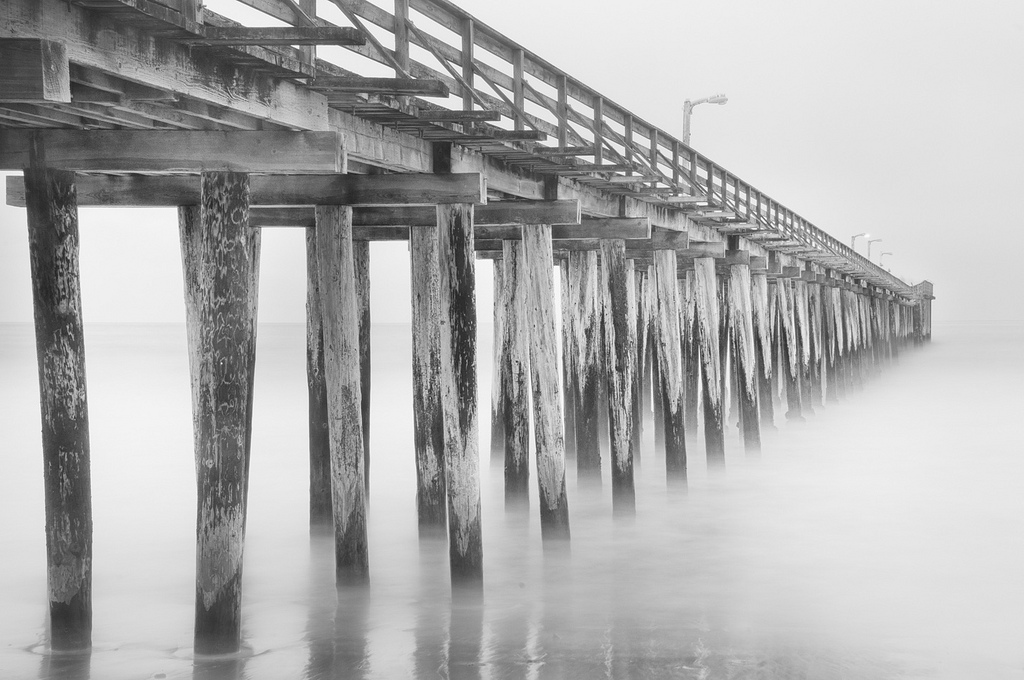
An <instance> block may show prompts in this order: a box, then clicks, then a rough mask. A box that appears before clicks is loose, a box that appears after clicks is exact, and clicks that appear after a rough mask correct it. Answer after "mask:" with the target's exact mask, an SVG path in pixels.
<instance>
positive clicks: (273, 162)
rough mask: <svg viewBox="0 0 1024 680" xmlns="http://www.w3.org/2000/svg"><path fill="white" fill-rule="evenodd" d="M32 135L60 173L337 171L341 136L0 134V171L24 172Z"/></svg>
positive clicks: (266, 133)
mask: <svg viewBox="0 0 1024 680" xmlns="http://www.w3.org/2000/svg"><path fill="white" fill-rule="evenodd" d="M31 135H40V137H41V139H42V142H43V148H44V149H45V154H46V164H47V165H48V166H49V167H51V168H54V169H59V170H76V171H99V172H201V171H203V170H235V171H239V172H338V171H340V170H341V156H342V137H341V135H340V134H339V133H337V132H290V131H277V130H275V131H250V130H232V131H205V130H203V131H197V130H39V131H29V130H0V170H22V169H24V168H26V167H28V150H29V145H30V140H31ZM197 186H198V184H197Z"/></svg>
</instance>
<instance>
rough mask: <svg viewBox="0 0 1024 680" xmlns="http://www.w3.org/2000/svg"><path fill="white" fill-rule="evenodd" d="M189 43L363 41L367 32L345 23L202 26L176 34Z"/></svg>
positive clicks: (362, 42) (362, 43)
mask: <svg viewBox="0 0 1024 680" xmlns="http://www.w3.org/2000/svg"><path fill="white" fill-rule="evenodd" d="M176 40H177V42H181V43H185V44H189V45H365V44H366V36H365V35H363V34H362V32H360V31H358V30H357V29H354V28H349V27H347V26H306V27H298V26H274V27H259V28H249V27H248V26H209V25H207V26H203V33H202V35H197V36H194V37H193V36H189V37H184V38H177V39H176Z"/></svg>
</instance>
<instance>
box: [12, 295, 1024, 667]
mask: <svg viewBox="0 0 1024 680" xmlns="http://www.w3.org/2000/svg"><path fill="white" fill-rule="evenodd" d="M485 313H486V310H482V311H481V314H482V315H483V314H485ZM408 332H409V331H408V327H407V326H404V325H378V326H376V327H375V328H374V330H373V356H374V368H373V370H374V375H373V386H374V396H373V414H372V424H371V428H372V429H371V443H372V446H373V451H372V455H373V457H374V464H373V468H372V469H373V477H372V479H371V496H370V514H369V522H370V524H369V532H370V546H369V547H370V568H371V575H370V578H371V586H370V589H369V591H368V593H361V592H347V591H343V592H341V593H340V594H339V595H336V594H335V589H334V585H333V573H332V562H331V560H332V554H331V551H330V545H329V542H327V543H325V541H324V540H313V541H312V542H311V539H310V537H309V535H308V522H307V516H306V512H307V511H306V507H307V506H306V503H307V484H308V477H307V474H308V466H307V449H306V425H305V403H306V395H305V375H304V370H305V369H304V361H305V359H304V340H303V329H302V327H301V326H297V325H273V324H266V325H263V326H261V328H260V331H259V333H260V335H259V347H258V360H257V364H258V365H257V376H256V380H257V383H256V401H255V409H254V435H253V453H252V470H251V483H250V492H249V519H248V529H247V537H246V548H245V566H244V576H243V590H244V595H245V597H244V604H243V637H244V643H245V646H246V652H245V653H244V654H243V655H242V658H239V659H236V660H230V661H223V662H220V663H217V664H212V665H211V664H198V665H196V666H193V659H192V656H191V637H192V607H193V601H192V597H193V592H194V590H193V578H194V564H195V562H194V559H195V558H194V550H195V547H194V546H195V481H194V467H193V457H192V450H191V449H192V433H191V416H190V404H189V387H188V364H187V356H186V347H185V334H184V328H183V327H182V326H179V325H149V326H145V325H142V326H138V325H137V326H129V325H103V324H100V325H91V326H87V327H86V348H87V357H88V362H89V363H88V384H89V407H90V417H91V444H92V461H93V505H94V515H95V548H94V565H95V566H94V611H95V614H94V617H95V619H94V632H93V639H94V651H93V654H92V655H91V658H86V659H85V660H84V661H79V662H74V661H73V660H68V659H61V658H59V657H50V656H47V655H46V654H44V653H43V640H44V636H45V611H46V595H45V557H44V533H43V499H42V469H41V468H42V466H41V452H40V441H39V412H38V402H37V400H36V398H37V387H36V377H35V366H34V348H33V341H32V332H31V327H30V326H28V325H0V334H2V336H0V348H3V349H2V352H0V374H2V375H4V380H3V382H2V383H0V419H2V421H0V427H2V428H3V430H4V432H5V436H4V444H3V449H4V450H3V452H2V457H3V460H4V474H3V475H0V512H2V513H3V516H4V517H5V518H7V519H6V520H5V521H4V522H3V523H2V524H0V544H2V545H4V547H5V556H6V557H5V560H4V563H3V567H2V570H3V578H2V579H0V601H2V602H4V607H3V613H2V614H0V643H2V644H0V668H4V669H5V676H6V677H17V678H21V677H86V676H87V675H89V674H91V676H92V677H97V678H99V677H102V678H144V677H166V678H179V677H193V676H195V677H245V678H252V679H254V680H255V679H257V678H280V677H302V678H320V677H324V678H326V677H338V676H341V677H365V678H394V677H437V676H438V675H439V676H440V677H474V678H475V677H481V678H510V677H524V678H548V677H550V678H561V677H580V678H592V677H616V678H617V677H640V678H648V677H682V678H691V677H692V678H732V677H757V678H780V679H781V678H791V677H804V676H806V677H813V678H911V677H912V678H918V677H924V678H950V679H952V678H964V677H985V678H1019V677H1022V675H1024V671H1022V669H1024V653H1022V652H1021V647H1020V640H1021V639H1022V636H1024V617H1022V616H1021V613H1020V612H1021V611H1024V582H1022V581H1021V579H1020V574H1021V573H1022V568H1024V551H1022V545H1021V541H1022V538H1021V537H1022V536H1024V494H1021V493H1020V480H1021V478H1022V472H1024V462H1022V461H1021V457H1020V446H1019V443H1017V442H1016V441H1015V440H1014V439H1012V438H1011V436H1010V434H1011V432H1010V428H1011V427H1012V424H1013V423H1014V422H1015V420H1016V419H1017V418H1019V416H1020V413H1022V412H1024V411H1022V407H1024V403H1022V401H1024V400H1022V397H1021V394H1020V392H1019V390H1017V389H1016V386H1017V385H1019V384H1020V381H1021V378H1024V361H1022V359H1021V358H1020V356H1019V352H1018V351H1017V349H1018V348H1019V347H1020V346H1021V342H1022V341H1024V327H1022V326H1021V325H1013V324H974V325H971V324H939V325H937V326H936V329H935V341H934V342H933V343H932V344H931V345H930V346H927V347H925V348H923V349H918V350H908V351H905V352H904V353H902V354H901V355H900V357H899V361H898V363H897V364H895V365H892V366H888V367H886V368H885V369H884V371H883V372H882V373H881V374H879V375H877V376H872V377H871V378H870V379H869V380H868V381H867V382H866V384H865V387H864V389H863V390H862V391H858V392H854V393H851V394H850V395H849V396H848V397H847V398H846V399H844V400H843V401H841V402H838V403H835V404H829V405H827V406H824V407H822V406H819V407H817V408H816V409H815V410H816V413H815V415H814V416H812V417H809V418H808V420H807V421H806V422H805V423H799V424H798V423H786V422H783V421H782V419H781V418H780V420H779V422H778V431H777V432H768V433H766V435H765V437H764V453H763V454H762V455H761V456H760V457H759V458H753V459H751V458H748V457H747V456H746V455H745V454H744V453H743V452H742V447H741V446H740V443H739V441H738V437H737V436H736V434H735V432H732V433H731V434H730V436H729V438H728V440H727V449H728V454H727V455H728V457H727V464H726V469H725V470H724V472H720V473H717V474H711V475H709V474H708V471H707V469H706V466H705V465H704V462H703V446H702V444H701V440H700V438H690V439H688V441H687V445H688V453H689V483H688V488H687V490H686V491H685V492H680V493H677V492H675V491H672V492H670V491H669V490H668V489H667V488H666V484H665V481H664V479H665V478H664V461H663V460H662V459H661V458H660V457H658V456H657V455H656V454H655V453H654V452H653V451H652V450H651V449H652V446H651V444H650V441H651V437H650V432H648V433H647V434H646V435H645V436H646V437H647V441H646V443H645V446H644V449H643V451H642V453H641V459H640V467H639V471H638V481H637V513H636V518H635V520H633V521H625V522H624V521H617V520H614V519H613V518H612V515H611V499H610V483H609V482H608V479H607V467H608V466H607V461H606V462H605V474H606V480H605V484H604V486H603V488H602V489H601V490H599V491H593V490H585V489H578V488H577V487H576V484H575V473H574V465H573V462H572V461H570V462H569V464H568V469H569V479H568V483H569V489H568V490H569V507H570V515H571V517H570V518H571V522H572V543H571V552H570V553H569V554H561V553H557V554H553V553H551V552H550V551H549V552H547V553H545V552H544V551H543V549H542V545H541V541H540V532H539V526H538V519H537V517H536V513H537V508H536V492H535V491H534V492H533V494H532V495H531V503H532V508H531V513H530V514H529V515H527V516H522V515H506V514H505V511H504V508H503V503H502V498H501V492H502V482H501V478H500V472H497V471H492V470H491V469H490V467H489V465H488V464H487V462H486V458H487V456H486V453H485V454H484V456H483V458H484V463H483V465H482V469H481V473H482V475H483V480H484V483H483V490H484V500H483V512H484V514H483V520H484V526H483V531H484V533H483V535H484V595H483V599H482V601H481V602H474V601H470V602H463V601H459V600H456V601H455V602H454V603H453V602H452V599H451V593H450V589H449V585H448V574H447V559H446V549H445V547H444V546H443V545H440V546H438V545H429V544H425V545H421V544H419V542H418V540H417V537H416V518H415V505H414V499H415V473H414V466H413V452H412V412H411V406H410V405H411V377H410V356H411V354H410V353H411V349H410V342H409V337H408ZM488 333H489V327H488V326H486V325H482V326H481V337H480V348H479V356H480V394H481V395H483V396H484V398H486V395H488V394H489V389H490V386H489V378H490V374H491V373H490V367H489V360H488V357H490V345H489V342H490V341H489V338H488ZM481 407H482V408H481V412H482V413H484V414H486V413H487V403H486V401H483V402H481ZM486 420H487V418H486V417H484V418H483V421H482V423H481V441H482V442H486V441H489V439H488V431H487V430H488V428H487V426H488V423H487V422H486ZM532 479H533V480H534V481H533V483H534V484H535V479H536V476H535V474H534V476H533V478H532ZM328 541H329V539H328ZM338 598H340V602H339V600H338ZM76 663H77V665H76Z"/></svg>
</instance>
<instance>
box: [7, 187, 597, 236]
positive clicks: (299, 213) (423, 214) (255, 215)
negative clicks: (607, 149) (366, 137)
mask: <svg viewBox="0 0 1024 680" xmlns="http://www.w3.org/2000/svg"><path fill="white" fill-rule="evenodd" d="M18 179H20V178H18ZM9 183H10V182H9ZM9 195H10V194H9ZM504 203H508V204H510V205H514V206H516V207H515V211H516V212H515V213H511V214H510V209H509V208H508V207H506V205H504ZM80 205H81V204H80ZM531 209H532V210H531ZM531 212H532V213H533V214H535V215H536V216H537V217H551V218H556V219H560V220H564V221H565V224H558V223H554V226H553V227H552V230H553V232H559V233H561V231H560V230H567V229H573V228H574V227H575V225H573V224H572V223H571V222H572V220H574V219H575V220H579V201H575V200H564V201H507V202H502V201H498V202H494V203H488V204H487V205H478V206H476V207H475V208H474V209H473V224H474V226H476V227H477V229H476V232H475V234H476V236H477V238H502V237H500V236H494V235H493V234H494V233H495V232H494V231H487V230H498V229H505V230H510V231H509V233H511V230H518V228H519V227H518V226H513V225H521V224H549V222H545V221H544V220H537V221H532V220H525V219H523V218H524V217H525V216H527V215H530V214H531ZM249 223H250V224H251V225H252V226H258V227H312V226H315V224H314V219H313V208H308V207H288V208H265V207H253V208H251V209H250V211H249ZM436 224H437V213H436V211H435V210H434V208H433V207H427V206H392V207H386V208H383V207H356V208H354V209H353V210H352V226H354V227H404V228H408V227H432V226H434V225H436ZM505 238H509V237H505ZM517 238H518V237H517Z"/></svg>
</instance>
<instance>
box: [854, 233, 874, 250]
mask: <svg viewBox="0 0 1024 680" xmlns="http://www.w3.org/2000/svg"><path fill="white" fill-rule="evenodd" d="M861 236H867V237H868V238H870V237H871V234H869V233H868V232H866V231H864V232H861V233H859V234H854V235H853V238H851V239H850V247H851V248H853V249H854V250H857V239H859V238H860V237H861Z"/></svg>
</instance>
